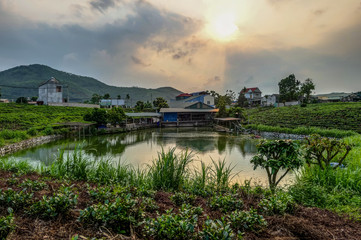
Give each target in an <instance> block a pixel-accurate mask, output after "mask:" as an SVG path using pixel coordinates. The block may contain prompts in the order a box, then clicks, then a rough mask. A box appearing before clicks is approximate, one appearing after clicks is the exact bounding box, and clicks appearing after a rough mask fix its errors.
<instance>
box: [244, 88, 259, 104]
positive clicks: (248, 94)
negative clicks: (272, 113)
mask: <svg viewBox="0 0 361 240" xmlns="http://www.w3.org/2000/svg"><path fill="white" fill-rule="evenodd" d="M240 94H244V96H245V98H246V99H247V101H248V103H249V104H250V105H251V106H254V105H261V102H262V92H261V90H259V88H258V87H254V88H246V89H242V91H241V92H240Z"/></svg>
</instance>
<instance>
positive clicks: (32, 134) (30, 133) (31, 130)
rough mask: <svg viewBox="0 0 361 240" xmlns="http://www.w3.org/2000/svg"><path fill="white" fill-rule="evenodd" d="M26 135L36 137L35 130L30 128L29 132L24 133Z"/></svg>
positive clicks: (36, 132)
mask: <svg viewBox="0 0 361 240" xmlns="http://www.w3.org/2000/svg"><path fill="white" fill-rule="evenodd" d="M26 133H27V134H29V135H30V136H36V135H37V134H38V131H37V130H36V129H35V128H30V129H29V130H27V131H26Z"/></svg>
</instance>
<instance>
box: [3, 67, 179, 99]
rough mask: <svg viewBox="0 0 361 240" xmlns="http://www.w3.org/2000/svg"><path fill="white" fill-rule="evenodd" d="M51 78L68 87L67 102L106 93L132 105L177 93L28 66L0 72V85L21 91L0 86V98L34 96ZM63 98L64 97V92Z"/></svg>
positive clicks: (164, 88)
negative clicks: (116, 83)
mask: <svg viewBox="0 0 361 240" xmlns="http://www.w3.org/2000/svg"><path fill="white" fill-rule="evenodd" d="M51 77H55V78H56V79H57V80H59V81H60V82H61V84H63V85H66V86H68V87H69V88H68V90H69V98H70V101H71V102H83V101H85V100H89V99H90V98H91V96H92V95H93V94H94V93H97V94H100V95H104V94H106V93H109V94H110V96H111V97H112V98H117V96H118V95H120V96H121V97H122V98H125V97H126V95H127V94H129V96H130V98H131V99H130V100H131V101H132V103H133V104H135V103H136V102H137V101H138V100H140V101H144V102H146V101H151V100H152V99H153V100H154V99H155V98H157V97H163V98H165V99H166V100H168V101H169V99H172V98H175V96H177V95H178V94H180V93H181V92H180V91H178V90H177V89H174V88H171V87H162V88H157V89H146V88H138V87H115V86H109V85H107V84H104V83H102V82H100V81H98V80H97V79H94V78H91V77H85V76H79V75H75V74H71V73H67V72H62V71H59V70H56V69H53V68H51V67H48V66H45V65H40V64H32V65H28V66H18V67H15V68H11V69H8V70H5V71H2V72H0V85H6V86H17V87H25V88H9V87H2V86H0V88H1V94H2V98H8V99H16V98H18V97H33V96H38V86H39V85H40V84H41V83H42V82H44V81H46V80H49V79H50V78H51ZM64 97H67V90H66V89H65V92H64Z"/></svg>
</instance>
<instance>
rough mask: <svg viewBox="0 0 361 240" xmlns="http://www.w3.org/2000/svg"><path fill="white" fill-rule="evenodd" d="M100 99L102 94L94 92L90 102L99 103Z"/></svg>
mask: <svg viewBox="0 0 361 240" xmlns="http://www.w3.org/2000/svg"><path fill="white" fill-rule="evenodd" d="M100 99H102V96H100V95H99V94H97V93H94V94H93V95H92V98H91V99H90V102H91V103H92V104H99V102H100Z"/></svg>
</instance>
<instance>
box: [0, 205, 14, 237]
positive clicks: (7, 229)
mask: <svg viewBox="0 0 361 240" xmlns="http://www.w3.org/2000/svg"><path fill="white" fill-rule="evenodd" d="M8 213H9V215H7V216H3V217H0V239H6V237H7V236H8V235H9V234H10V233H11V232H12V231H14V230H15V228H16V225H15V223H14V215H13V210H12V209H11V208H8Z"/></svg>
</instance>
